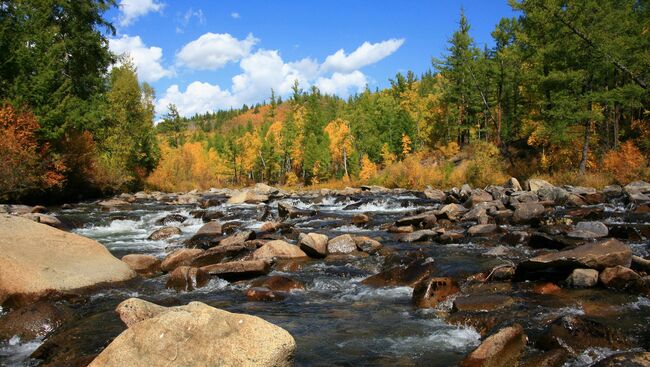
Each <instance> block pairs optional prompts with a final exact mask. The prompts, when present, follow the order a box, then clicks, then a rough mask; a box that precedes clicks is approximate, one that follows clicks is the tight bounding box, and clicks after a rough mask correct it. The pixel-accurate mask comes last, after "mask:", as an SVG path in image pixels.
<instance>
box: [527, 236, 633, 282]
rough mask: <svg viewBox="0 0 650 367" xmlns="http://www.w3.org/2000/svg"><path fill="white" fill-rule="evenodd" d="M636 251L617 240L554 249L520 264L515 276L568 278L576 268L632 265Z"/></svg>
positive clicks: (600, 268) (549, 278)
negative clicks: (556, 250) (554, 250)
mask: <svg viewBox="0 0 650 367" xmlns="http://www.w3.org/2000/svg"><path fill="white" fill-rule="evenodd" d="M631 262H632V250H630V248H629V247H628V246H627V245H625V244H624V243H622V242H621V241H619V240H616V239H608V240H604V241H600V242H596V243H589V244H586V245H582V246H579V247H576V248H574V249H571V250H566V251H559V252H551V253H548V254H544V255H540V256H536V257H533V258H531V259H529V260H527V261H524V262H522V263H521V264H519V265H518V266H517V272H516V274H515V278H516V279H519V280H522V279H540V278H541V279H548V280H564V279H566V278H567V277H568V276H569V275H570V274H571V273H572V272H573V270H574V269H578V268H585V269H596V270H599V271H600V270H603V269H605V268H611V267H615V266H617V265H621V266H625V267H629V266H630V264H631Z"/></svg>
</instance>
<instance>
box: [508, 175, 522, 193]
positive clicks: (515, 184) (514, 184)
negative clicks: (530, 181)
mask: <svg viewBox="0 0 650 367" xmlns="http://www.w3.org/2000/svg"><path fill="white" fill-rule="evenodd" d="M506 187H507V188H509V189H513V190H514V191H521V190H522V188H521V184H520V183H519V180H517V179H516V178H514V177H510V178H509V179H508V182H506Z"/></svg>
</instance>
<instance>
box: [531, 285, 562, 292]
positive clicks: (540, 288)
mask: <svg viewBox="0 0 650 367" xmlns="http://www.w3.org/2000/svg"><path fill="white" fill-rule="evenodd" d="M561 290H562V288H560V287H558V286H557V285H556V284H554V283H541V284H537V285H535V286H534V287H533V293H536V294H554V293H558V292H560V291H561Z"/></svg>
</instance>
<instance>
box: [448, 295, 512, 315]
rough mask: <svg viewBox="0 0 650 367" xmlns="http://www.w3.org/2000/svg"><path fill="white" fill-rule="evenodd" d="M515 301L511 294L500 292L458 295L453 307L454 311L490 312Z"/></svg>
mask: <svg viewBox="0 0 650 367" xmlns="http://www.w3.org/2000/svg"><path fill="white" fill-rule="evenodd" d="M514 303H515V300H514V299H513V298H512V297H510V296H504V295H500V294H487V295H471V296H464V297H457V298H456V299H455V300H454V305H453V307H452V311H453V312H466V311H469V312H490V311H495V310H500V309H503V308H506V307H509V306H511V305H513V304H514Z"/></svg>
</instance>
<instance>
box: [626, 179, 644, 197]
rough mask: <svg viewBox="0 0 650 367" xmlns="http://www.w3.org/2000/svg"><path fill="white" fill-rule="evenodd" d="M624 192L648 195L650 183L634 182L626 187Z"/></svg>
mask: <svg viewBox="0 0 650 367" xmlns="http://www.w3.org/2000/svg"><path fill="white" fill-rule="evenodd" d="M623 190H624V191H625V192H626V193H627V194H628V195H631V194H637V193H640V194H647V193H650V183H648V182H645V181H634V182H630V183H629V184H627V185H625V187H624V188H623Z"/></svg>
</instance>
